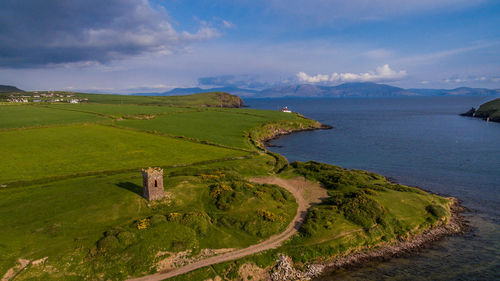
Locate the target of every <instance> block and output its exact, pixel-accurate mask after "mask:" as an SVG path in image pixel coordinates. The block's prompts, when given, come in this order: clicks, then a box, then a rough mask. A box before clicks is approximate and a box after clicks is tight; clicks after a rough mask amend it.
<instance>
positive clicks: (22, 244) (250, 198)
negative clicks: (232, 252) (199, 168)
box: [0, 168, 296, 279]
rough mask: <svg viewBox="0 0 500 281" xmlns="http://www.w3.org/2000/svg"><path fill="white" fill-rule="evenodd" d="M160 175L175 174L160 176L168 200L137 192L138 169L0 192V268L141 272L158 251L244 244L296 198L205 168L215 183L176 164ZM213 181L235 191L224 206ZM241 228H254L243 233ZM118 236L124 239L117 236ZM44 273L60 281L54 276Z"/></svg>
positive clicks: (279, 224) (276, 227) (271, 225)
mask: <svg viewBox="0 0 500 281" xmlns="http://www.w3.org/2000/svg"><path fill="white" fill-rule="evenodd" d="M166 172H167V174H169V173H170V174H171V173H175V175H173V176H169V177H168V178H167V179H168V180H166V181H165V183H166V186H165V189H166V191H167V192H168V193H169V194H171V198H170V200H168V202H163V203H155V204H149V203H148V202H147V201H146V200H145V199H143V198H142V197H141V196H140V195H139V194H138V193H140V192H141V186H140V185H141V181H142V178H141V175H140V174H139V173H128V174H121V175H114V176H106V177H101V176H90V177H83V178H76V179H67V180H62V181H57V182H52V183H48V184H43V185H34V186H27V187H19V188H15V189H3V190H0V224H1V225H3V227H2V228H1V229H0V241H3V242H2V243H1V244H0V245H1V246H0V247H1V248H2V252H3V253H6V254H3V255H2V256H1V257H0V270H1V271H2V272H5V271H6V270H7V268H9V267H11V266H13V265H14V264H15V261H16V260H17V259H18V258H19V257H23V258H27V259H32V260H33V259H40V258H43V257H48V258H49V261H50V264H51V265H52V266H55V267H56V268H57V269H58V270H61V271H64V272H76V273H77V274H78V276H80V278H82V277H92V276H94V275H95V274H97V273H99V274H104V276H106V278H111V279H123V278H125V277H126V276H129V275H137V274H140V273H143V272H149V268H150V266H151V264H154V263H155V262H156V261H157V259H156V258H155V255H156V254H157V253H158V252H159V251H174V252H175V251H180V250H183V249H185V248H194V249H198V250H199V249H203V248H233V247H245V246H248V245H251V244H253V243H256V242H257V241H258V240H260V239H263V238H265V237H268V236H270V235H272V234H274V233H276V232H278V231H281V230H282V229H284V227H285V226H286V225H287V222H288V221H290V220H291V219H292V217H293V215H294V210H295V208H296V203H295V202H294V199H293V197H292V196H291V195H290V194H287V192H286V191H284V190H282V189H281V188H278V187H275V186H259V185H252V184H249V183H247V182H246V181H245V180H243V179H241V178H239V177H238V176H237V175H235V176H231V175H230V174H223V173H222V172H220V171H219V172H217V173H212V175H217V176H219V177H220V178H219V179H216V180H213V179H208V180H207V179H204V177H203V176H202V175H203V174H202V175H196V173H186V170H182V169H179V168H177V169H171V170H167V171H166ZM205 172H208V170H206V171H205ZM230 173H231V172H230ZM217 183H223V184H227V185H229V186H231V188H232V191H231V193H232V192H235V195H234V196H233V195H231V196H230V197H234V198H236V199H235V200H234V201H233V202H230V204H229V207H228V208H226V209H220V208H218V207H217V206H216V204H215V201H214V200H213V199H214V198H213V196H211V195H210V193H211V189H212V187H211V186H213V185H214V184H217ZM276 192H277V193H278V194H279V196H277V195H274V193H276ZM256 193H260V194H261V195H260V196H259V197H257V196H256V195H255V194H256ZM283 196H285V197H283ZM261 209H265V210H266V211H268V212H272V213H274V214H276V215H279V216H281V217H282V218H283V221H274V222H270V221H267V220H265V219H263V218H261V217H260V216H259V214H258V213H257V212H256V210H261ZM169 214H178V215H179V219H175V218H174V219H170V218H169ZM158 217H160V219H158ZM144 218H146V219H150V221H152V223H151V225H149V226H148V227H147V228H146V229H143V230H139V229H137V227H136V226H137V221H139V220H141V219H144ZM152 218H156V222H154V220H153V219H152ZM161 218H163V219H161ZM228 220H230V221H231V223H230V224H228ZM235 225H238V226H235ZM246 226H252V228H253V229H255V230H257V231H255V232H252V231H248V230H247V228H246ZM120 233H122V234H120ZM125 234H126V235H129V237H130V238H128V240H126V238H125V239H124V238H123V237H124V236H126V235H125ZM106 237H118V238H116V239H117V240H118V241H119V243H118V244H116V245H114V244H113V243H112V242H111V243H104V242H102V241H106V240H103V239H105V238H106ZM107 240H111V241H113V239H107ZM7 241H8V243H7ZM120 243H125V244H126V245H124V246H123V245H122V244H120ZM122 246H123V247H122ZM116 247H118V248H120V247H122V248H120V249H117V248H116ZM123 257H127V258H126V259H124V258H123ZM68 261H71V262H70V263H69V264H67V262H68ZM124 269H125V270H124ZM39 274H43V272H39V271H37V269H36V268H33V269H32V270H31V271H28V272H26V273H23V276H24V277H28V276H31V275H33V276H38V277H40V275H39ZM46 277H47V279H50V278H52V279H64V278H62V276H59V275H53V276H46Z"/></svg>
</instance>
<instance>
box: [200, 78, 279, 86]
mask: <svg viewBox="0 0 500 281" xmlns="http://www.w3.org/2000/svg"><path fill="white" fill-rule="evenodd" d="M198 84H199V85H200V86H213V87H239V88H248V89H263V88H266V87H269V86H271V84H269V83H267V82H262V81H259V80H258V78H257V77H255V76H251V75H239V76H235V75H220V76H212V77H200V78H198Z"/></svg>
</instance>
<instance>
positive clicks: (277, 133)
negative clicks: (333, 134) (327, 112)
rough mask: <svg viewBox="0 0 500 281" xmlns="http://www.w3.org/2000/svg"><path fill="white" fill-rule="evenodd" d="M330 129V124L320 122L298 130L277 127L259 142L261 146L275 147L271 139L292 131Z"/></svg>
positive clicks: (289, 133)
mask: <svg viewBox="0 0 500 281" xmlns="http://www.w3.org/2000/svg"><path fill="white" fill-rule="evenodd" d="M331 129H333V127H332V126H330V125H327V124H321V123H319V125H318V126H317V127H311V128H302V129H298V130H286V129H281V128H278V129H276V130H275V131H274V132H273V134H272V135H270V136H269V137H266V138H264V139H262V140H260V142H261V143H262V144H263V147H276V146H274V145H271V144H270V143H271V142H272V141H273V140H275V139H278V138H280V137H282V136H286V135H291V134H293V133H299V132H309V131H316V130H331Z"/></svg>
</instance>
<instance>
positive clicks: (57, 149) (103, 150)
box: [0, 124, 246, 183]
mask: <svg viewBox="0 0 500 281" xmlns="http://www.w3.org/2000/svg"><path fill="white" fill-rule="evenodd" d="M0 138H1V139H2V144H3V145H2V146H0V156H1V158H2V159H3V161H2V162H1V163H0V171H1V173H0V182H2V183H6V182H12V181H16V180H34V179H39V178H44V177H54V176H62V175H71V174H78V173H85V172H96V171H113V170H122V169H133V168H137V169H138V168H140V167H146V166H172V165H186V164H190V163H193V162H200V161H207V160H215V159H221V158H230V157H240V156H244V155H246V153H244V152H241V151H235V150H231V149H225V148H220V147H215V146H210V145H203V144H199V143H193V142H186V141H183V140H179V139H173V138H168V137H161V136H157V135H153V134H146V133H140V132H135V131H130V130H123V129H118V128H113V127H109V126H102V125H94V124H87V125H71V126H62V127H52V128H43V129H33V130H21V131H5V132H0Z"/></svg>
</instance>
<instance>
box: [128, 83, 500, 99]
mask: <svg viewBox="0 0 500 281" xmlns="http://www.w3.org/2000/svg"><path fill="white" fill-rule="evenodd" d="M206 92H227V93H230V94H235V95H239V96H242V97H246V98H277V97H403V96H494V95H499V94H500V89H497V90H492V89H484V88H467V87H461V88H456V89H451V90H449V89H403V88H399V87H394V86H390V85H385V84H377V83H369V82H365V83H344V84H341V85H337V86H319V85H311V84H300V85H286V86H279V87H273V88H269V89H264V90H260V91H259V90H249V89H242V88H237V87H220V88H210V89H201V88H175V89H173V90H170V91H167V92H163V93H138V94H133V95H147V96H170V95H187V94H195V93H206Z"/></svg>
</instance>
